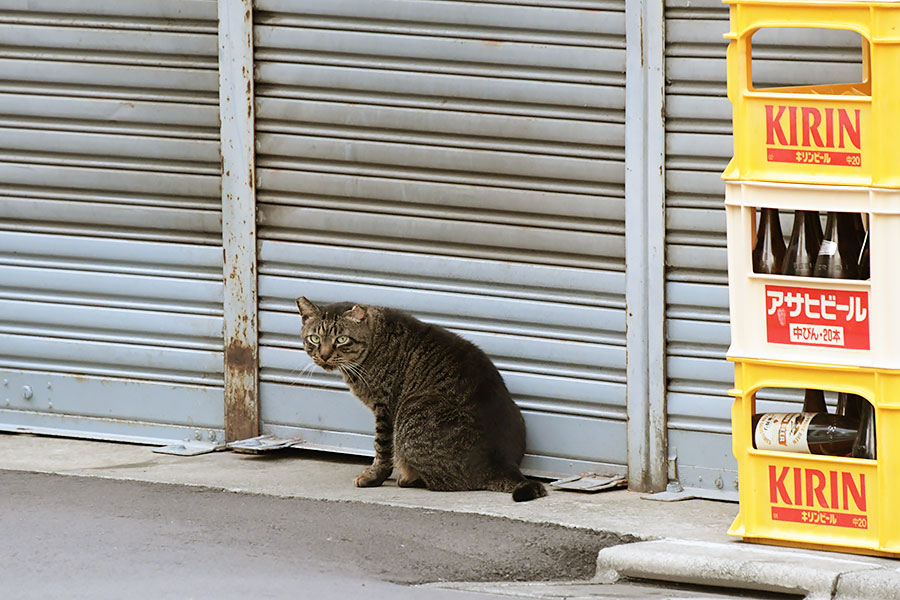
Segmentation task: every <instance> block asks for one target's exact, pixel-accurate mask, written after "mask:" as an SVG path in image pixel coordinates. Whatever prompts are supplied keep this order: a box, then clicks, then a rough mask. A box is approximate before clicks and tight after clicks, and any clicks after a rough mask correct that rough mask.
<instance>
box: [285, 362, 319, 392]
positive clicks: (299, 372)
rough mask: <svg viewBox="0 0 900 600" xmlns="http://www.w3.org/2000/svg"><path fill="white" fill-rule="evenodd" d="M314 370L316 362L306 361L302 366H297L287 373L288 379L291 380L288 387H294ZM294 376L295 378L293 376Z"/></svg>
mask: <svg viewBox="0 0 900 600" xmlns="http://www.w3.org/2000/svg"><path fill="white" fill-rule="evenodd" d="M315 370H316V363H314V362H308V363H306V364H305V365H303V366H302V367H297V368H296V369H294V370H292V371H291V373H290V375H288V379H290V380H291V382H290V387H294V386H296V385H299V384H301V383H302V382H303V380H304V379H307V378H311V377H312V374H313V372H314V371H315ZM295 376H296V379H295V378H294V377H295Z"/></svg>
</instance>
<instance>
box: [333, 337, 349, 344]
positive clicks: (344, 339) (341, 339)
mask: <svg viewBox="0 0 900 600" xmlns="http://www.w3.org/2000/svg"><path fill="white" fill-rule="evenodd" d="M335 341H336V342H337V343H338V344H346V343H347V342H349V341H350V338H348V337H347V336H346V335H339V336H338V338H337V340H335Z"/></svg>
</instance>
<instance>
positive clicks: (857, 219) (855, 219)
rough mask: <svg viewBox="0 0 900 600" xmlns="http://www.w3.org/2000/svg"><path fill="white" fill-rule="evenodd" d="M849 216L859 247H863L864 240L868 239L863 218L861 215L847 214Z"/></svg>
mask: <svg viewBox="0 0 900 600" xmlns="http://www.w3.org/2000/svg"><path fill="white" fill-rule="evenodd" d="M845 214H847V215H849V218H850V222H851V223H852V224H853V231H855V232H856V239H858V240H859V245H860V246H862V245H863V240H864V239H865V237H866V226H865V224H864V223H863V217H862V215H861V214H860V213H845Z"/></svg>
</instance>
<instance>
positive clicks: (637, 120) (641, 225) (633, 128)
mask: <svg viewBox="0 0 900 600" xmlns="http://www.w3.org/2000/svg"><path fill="white" fill-rule="evenodd" d="M663 7H664V0H629V1H628V2H626V3H625V28H626V33H625V39H626V50H625V230H626V231H625V265H626V266H625V300H626V303H627V314H626V328H627V333H626V336H625V339H626V345H627V354H628V364H627V367H626V374H627V384H626V397H627V413H628V429H627V434H628V486H629V488H631V489H633V490H639V491H648V492H658V491H662V490H664V489H665V488H666V483H667V470H666V466H667V465H666V373H665V358H666V343H665V293H664V292H665V174H664V158H665V123H664V112H663V111H664V107H665V21H664V14H663Z"/></svg>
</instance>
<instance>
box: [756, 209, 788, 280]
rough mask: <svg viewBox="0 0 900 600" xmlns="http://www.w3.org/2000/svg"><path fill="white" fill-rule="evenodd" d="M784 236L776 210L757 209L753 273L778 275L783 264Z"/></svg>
mask: <svg viewBox="0 0 900 600" xmlns="http://www.w3.org/2000/svg"><path fill="white" fill-rule="evenodd" d="M784 251H785V248H784V235H783V234H782V233H781V221H780V220H779V219H778V209H777V208H761V209H759V227H757V229H756V246H755V247H754V248H753V272H754V273H769V274H774V275H778V274H780V273H781V265H782V263H784Z"/></svg>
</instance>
